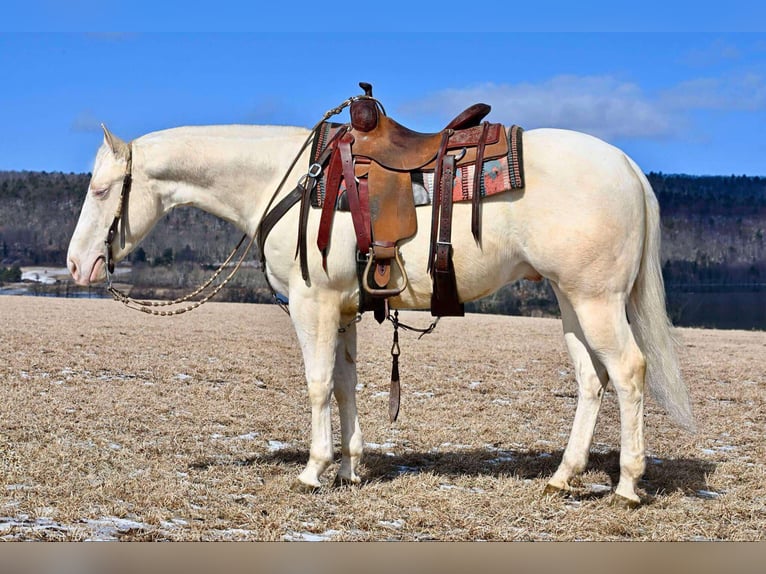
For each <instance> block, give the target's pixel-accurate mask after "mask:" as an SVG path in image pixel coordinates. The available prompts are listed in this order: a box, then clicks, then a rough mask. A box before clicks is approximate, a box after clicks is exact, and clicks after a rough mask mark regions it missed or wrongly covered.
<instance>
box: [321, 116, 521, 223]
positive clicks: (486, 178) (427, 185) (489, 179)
mask: <svg viewBox="0 0 766 574" xmlns="http://www.w3.org/2000/svg"><path fill="white" fill-rule="evenodd" d="M344 125H345V124H337V123H332V122H325V123H324V124H322V126H321V127H320V129H319V131H318V133H317V137H316V138H315V139H314V144H313V146H312V152H311V158H312V159H311V161H312V163H313V162H314V161H316V160H317V158H318V157H319V156H320V155H321V153H322V152H323V151H324V149H325V147H326V146H327V142H329V141H330V139H332V136H333V135H334V134H335V132H337V130H338V129H340V128H341V127H343V126H344ZM523 132H524V130H523V129H522V128H521V127H520V126H516V125H514V126H511V127H510V128H508V129H507V130H506V136H507V138H508V154H507V155H505V156H502V157H499V158H490V159H486V160H485V161H484V162H483V163H482V178H481V179H480V182H481V184H480V187H481V188H480V190H479V193H480V194H481V197H486V196H488V195H494V194H496V193H501V192H503V191H509V190H511V189H523V187H524V160H523V146H522V133H523ZM475 170H476V166H475V165H473V164H469V165H466V166H461V167H458V168H457V169H456V170H455V182H454V188H453V189H454V191H453V201H470V200H471V199H472V198H473V194H474V189H473V180H474V172H475ZM411 179H412V192H413V194H414V196H415V205H428V204H430V203H431V202H432V201H433V197H434V190H433V187H434V173H433V171H416V172H412V178H411ZM344 190H345V186H344V183H343V182H341V188H340V193H339V194H338V196H339V198H340V197H341V194H342V193H343V191H344ZM325 193H326V176H325V174H324V173H323V174H322V177H321V178H320V180H319V181H318V182H317V186H316V187H315V189H314V192H313V193H312V196H311V204H312V206H313V207H322V206H323V205H324V198H325ZM338 203H339V205H338V209H344V208H346V207H347V204H346V202H345V201H339V202H338Z"/></svg>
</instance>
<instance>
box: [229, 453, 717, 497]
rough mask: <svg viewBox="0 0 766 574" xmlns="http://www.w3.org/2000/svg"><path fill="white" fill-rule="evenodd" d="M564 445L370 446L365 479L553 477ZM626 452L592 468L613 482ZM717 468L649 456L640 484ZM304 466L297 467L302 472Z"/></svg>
mask: <svg viewBox="0 0 766 574" xmlns="http://www.w3.org/2000/svg"><path fill="white" fill-rule="evenodd" d="M562 455H563V451H561V450H557V451H553V452H547V451H538V450H526V451H524V450H487V449H466V450H459V451H453V452H449V451H448V452H428V453H422V452H408V453H401V454H398V453H386V452H380V451H371V452H370V451H368V452H365V455H364V463H363V468H362V472H361V475H362V480H363V484H364V483H371V482H387V481H392V480H395V479H396V478H398V477H400V476H402V475H405V474H419V473H433V474H436V475H443V476H465V475H468V476H495V477H503V476H513V477H516V478H519V479H547V478H549V477H550V476H552V475H553V472H554V471H555V470H556V468H557V467H558V465H559V463H560V462H561V457H562ZM257 460H258V462H260V463H265V464H269V463H275V464H281V465H295V466H298V467H299V468H301V467H302V466H303V465H304V464H305V463H306V461H307V460H308V451H307V450H299V449H285V450H279V451H276V452H273V453H269V454H267V455H265V456H262V457H257ZM254 463H255V461H254V460H252V459H248V460H247V461H238V462H237V461H234V462H232V464H240V465H241V464H254ZM619 463H620V453H619V451H617V450H612V451H609V452H606V453H591V456H590V460H589V463H588V468H587V469H586V472H587V471H601V472H603V473H606V474H607V475H608V476H609V478H610V480H611V484H612V486H616V485H617V482H618V481H619V478H620V467H619ZM714 471H715V464H714V463H712V462H709V461H705V460H698V459H686V458H680V459H663V460H662V461H661V462H657V461H656V460H652V459H650V460H649V461H647V468H646V472H645V473H644V476H643V479H642V480H641V481H640V483H639V487H640V488H642V489H643V490H645V491H646V493H647V494H648V495H649V496H650V497H657V496H662V495H667V494H670V493H672V492H676V491H679V490H680V491H682V492H684V493H685V494H691V495H695V494H696V493H697V492H699V491H703V490H705V489H707V480H706V476H707V475H710V474H711V473H713V472H714ZM297 472H299V471H298V470H296V474H297ZM606 494H608V491H603V490H597V491H589V492H584V493H582V494H577V496H578V498H600V497H602V496H605V495H606Z"/></svg>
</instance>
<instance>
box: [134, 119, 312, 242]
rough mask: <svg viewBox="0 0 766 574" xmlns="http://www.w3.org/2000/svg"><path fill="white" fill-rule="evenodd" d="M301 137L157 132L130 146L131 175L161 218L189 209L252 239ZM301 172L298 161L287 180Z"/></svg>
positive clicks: (265, 131)
mask: <svg viewBox="0 0 766 574" xmlns="http://www.w3.org/2000/svg"><path fill="white" fill-rule="evenodd" d="M306 133H307V132H306V130H302V129H300V128H277V127H269V126H210V127H209V128H185V129H180V128H179V129H176V130H168V131H166V132H158V133H157V134H152V136H153V137H147V138H146V139H144V141H142V139H139V140H136V141H135V142H134V148H135V149H134V154H136V155H137V158H136V159H137V160H138V161H134V170H142V173H141V174H139V177H140V176H141V175H143V177H144V178H145V180H146V183H147V188H148V189H149V190H151V193H156V194H158V196H159V197H158V198H157V199H158V200H159V203H160V204H161V206H162V211H163V212H164V213H166V212H167V211H169V210H171V209H173V208H174V207H177V206H180V205H191V206H194V207H197V208H199V209H202V210H203V211H206V212H208V213H211V214H213V215H216V216H218V217H220V218H222V219H225V220H226V221H229V222H231V223H233V224H234V225H236V226H237V227H239V228H240V229H242V230H243V231H245V232H247V233H251V234H252V233H254V232H255V230H256V228H257V226H258V223H259V222H260V220H261V217H262V216H263V211H264V210H265V209H266V204H267V203H268V201H269V199H270V198H271V196H272V194H273V193H274V191H275V190H276V187H277V185H278V183H279V182H280V181H281V179H282V177H283V176H284V174H285V172H286V171H287V169H288V167H289V164H290V162H291V161H292V159H293V158H294V156H295V154H296V153H297V151H298V149H299V148H300V145H301V143H302V142H303V141H304V139H305V137H306ZM142 159H143V161H141V160H142ZM305 167H306V166H305V165H303V164H301V163H300V162H299V165H298V166H296V170H294V171H295V172H296V173H294V174H293V175H292V179H296V178H297V177H299V176H300V173H297V172H300V170H301V169H303V171H305ZM142 168H143V169H142ZM290 183H291V182H290V181H288V183H287V185H289V184H290Z"/></svg>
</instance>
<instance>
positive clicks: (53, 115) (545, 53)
mask: <svg viewBox="0 0 766 574" xmlns="http://www.w3.org/2000/svg"><path fill="white" fill-rule="evenodd" d="M41 4H42V8H41V9H40V11H38V12H37V13H36V15H37V16H38V17H36V18H35V19H34V20H32V19H30V18H29V17H28V16H29V14H25V13H24V11H25V10H26V12H30V9H23V8H22V9H16V8H11V9H10V11H11V12H12V13H11V14H10V19H6V20H5V21H4V24H0V78H1V79H0V128H1V130H2V131H1V132H0V133H1V134H2V137H0V169H2V170H45V171H65V172H70V171H73V172H85V171H89V170H90V168H91V166H92V161H93V157H94V154H95V151H96V149H97V147H98V145H99V144H100V141H101V136H100V129H99V123H100V122H104V123H106V124H107V125H108V126H109V128H110V129H111V130H112V131H113V132H115V133H116V134H118V135H120V136H121V137H123V138H125V139H131V138H134V137H137V136H140V135H142V134H144V133H147V132H150V131H155V130H159V129H163V128H169V127H174V126H179V125H189V124H211V123H256V124H265V123H270V124H292V125H303V126H310V125H313V124H314V123H315V122H316V121H317V120H318V119H319V118H320V117H321V115H322V114H323V113H324V112H325V111H326V110H327V109H329V108H331V107H333V106H335V105H336V104H338V103H339V102H341V101H342V100H344V99H345V98H346V97H348V96H350V95H353V94H356V93H359V92H360V90H359V88H358V86H357V83H358V82H359V81H367V82H371V83H372V84H373V85H374V92H375V95H376V96H377V97H378V98H379V99H380V100H381V101H382V102H383V104H384V106H385V107H386V110H387V111H388V113H389V115H392V116H394V117H396V118H397V119H398V120H400V121H401V122H402V123H405V124H407V125H408V126H410V127H412V128H414V129H418V130H420V131H435V130H438V129H439V128H440V127H441V126H442V125H443V124H444V123H446V122H447V121H448V120H449V119H450V118H451V117H452V116H453V115H454V114H455V113H457V112H458V111H460V110H461V109H462V108H464V107H466V106H468V105H470V104H472V103H475V102H478V101H484V102H486V103H489V104H491V105H492V107H493V110H492V113H491V115H490V119H493V120H495V121H502V122H504V123H508V124H511V123H516V124H519V125H521V126H523V127H524V128H526V129H532V128H535V127H546V126H553V127H564V128H571V129H577V130H580V131H585V132H588V133H591V134H594V135H597V136H599V137H602V138H604V139H606V140H607V141H609V142H611V143H614V144H615V145H617V146H619V147H621V148H622V149H624V150H625V151H626V152H627V153H628V154H629V155H631V156H632V157H633V158H634V159H635V160H636V161H637V162H638V163H639V165H640V166H641V167H642V168H643V169H644V171H662V172H665V173H689V174H695V175H703V174H713V175H730V174H738V175H739V174H747V175H761V176H763V175H766V136H765V134H766V33H764V32H757V31H755V32H753V31H744V32H743V31H738V28H739V29H742V30H751V26H750V25H749V23H750V22H751V19H752V20H755V19H758V18H760V19H759V20H758V22H759V23H758V24H755V25H756V26H761V27H763V26H764V24H763V23H764V22H766V19H764V18H761V17H762V16H766V14H764V12H766V10H764V8H761V7H756V8H752V10H751V11H749V12H747V14H746V17H741V18H740V19H741V20H742V22H735V21H733V20H731V21H730V19H727V17H725V16H722V17H720V18H718V19H709V20H708V21H706V22H707V23H706V22H703V21H702V20H700V21H699V22H697V20H696V19H698V18H700V16H699V14H698V13H697V12H693V11H692V12H689V13H688V14H686V13H684V14H683V16H684V18H681V19H680V20H679V21H683V22H686V23H687V24H690V26H688V27H684V26H681V27H678V26H676V27H675V28H674V29H675V30H686V31H680V32H679V31H672V32H664V31H662V28H663V26H661V25H659V26H658V25H657V23H658V22H660V23H662V22H663V20H662V19H658V18H655V19H654V20H652V19H651V17H650V16H651V14H650V15H645V16H644V18H643V20H641V21H640V22H638V23H637V26H636V27H637V28H638V29H644V30H646V31H642V32H626V31H619V30H620V28H621V27H622V28H625V18H624V17H618V16H617V15H613V16H611V20H610V21H606V20H603V19H602V20H592V19H591V20H588V19H583V20H581V21H579V22H577V21H575V20H573V18H576V17H581V16H577V14H575V11H574V10H572V9H570V12H568V13H559V12H557V14H558V16H557V17H556V18H555V19H546V18H543V17H542V16H541V15H538V17H537V20H536V24H535V25H530V26H526V27H524V26H520V25H519V26H518V27H519V28H525V29H531V30H536V31H531V32H509V31H504V30H511V29H516V27H517V26H515V25H513V22H516V24H517V25H518V22H517V21H515V20H513V19H512V14H509V12H510V10H509V9H506V10H505V13H503V14H498V15H496V16H497V17H489V16H488V17H486V18H485V19H484V20H483V21H482V23H481V26H477V25H472V26H469V28H471V27H473V28H474V29H472V30H470V31H468V32H449V33H448V32H432V31H423V30H421V31H414V29H415V28H416V27H415V26H412V27H411V28H412V29H410V30H408V29H407V28H408V27H410V24H407V25H401V24H400V25H398V26H396V25H392V26H386V25H385V21H386V20H387V19H388V20H390V19H391V18H390V15H389V17H388V18H385V17H384V18H381V21H380V22H377V23H376V29H377V30H381V31H377V32H365V33H362V32H360V31H356V30H357V27H352V28H350V29H349V28H348V27H347V26H346V23H345V20H344V17H343V16H342V15H341V16H339V17H338V18H337V19H334V20H332V21H333V30H334V31H327V32H311V31H308V29H310V28H314V20H313V19H312V18H313V16H314V15H315V13H316V12H317V9H316V6H315V8H314V9H313V10H311V11H309V12H307V13H306V14H304V16H305V18H301V19H300V21H299V24H298V25H297V26H295V27H292V26H285V25H284V23H285V20H279V19H276V17H277V16H276V15H274V14H271V15H270V16H269V15H264V13H262V12H257V11H255V10H253V9H251V10H250V12H248V13H247V14H244V13H235V12H227V11H226V10H222V11H221V13H223V14H224V15H228V21H225V19H224V21H223V24H221V23H220V19H219V20H217V21H215V22H214V21H212V20H206V18H205V15H204V14H203V13H195V12H194V10H193V9H191V8H190V9H187V10H185V11H183V12H180V11H179V12H178V13H177V14H175V13H174V12H173V11H172V9H171V8H168V6H170V7H172V6H175V5H174V4H173V3H167V4H161V3H157V10H155V12H154V13H153V14H154V15H155V16H157V17H156V18H155V19H146V18H144V20H147V21H149V22H150V25H146V24H145V23H142V22H140V21H139V20H131V19H130V15H128V18H127V19H124V18H123V16H124V15H125V14H127V13H128V12H131V13H134V12H135V11H132V10H131V11H129V10H127V8H126V6H127V5H122V6H116V5H115V4H108V5H107V4H98V6H101V8H100V9H99V10H100V11H98V10H97V11H96V12H93V11H91V12H87V11H83V14H85V13H86V12H87V14H90V16H89V17H83V18H80V19H78V18H76V17H75V16H74V15H73V14H74V12H73V11H72V10H64V9H60V8H58V6H59V4H60V5H61V6H69V7H72V6H73V7H75V8H76V7H77V6H79V5H83V6H84V5H86V4H88V2H84V1H83V0H71V1H70V2H67V3H63V2H62V3H57V2H43V3H41ZM138 4H141V3H140V2H138ZM394 4H397V5H398V3H394ZM596 4H598V3H596ZM604 4H606V3H604ZM134 5H135V3H131V4H130V6H134ZM221 5H222V6H226V5H228V4H227V3H225V2H224V3H222V4H221ZM188 6H191V7H193V6H196V4H195V3H194V2H191V3H189V4H188ZM298 6H299V4H298V5H296V6H292V5H288V4H285V5H284V6H283V8H282V9H283V10H288V11H289V10H293V11H294V12H299V11H300V10H301V8H299V7H298ZM312 6H313V5H312ZM322 6H327V5H322ZM337 6H338V7H340V6H341V5H340V4H338V5H337ZM343 6H346V5H343ZM642 6H643V4H642ZM671 12H672V10H671ZM671 12H667V11H666V14H669V13H671ZM727 13H729V12H727ZM94 14H95V16H94ZM672 14H675V12H672ZM672 14H671V15H672ZM174 15H175V17H174ZM219 15H220V14H219ZM527 16H529V15H528V14H527ZM532 16H534V14H532ZM687 16H688V18H687ZM567 18H569V20H567ZM324 19H325V20H327V17H326V16H325V18H324ZM528 20H529V21H530V22H531V21H533V19H531V20H530V19H529V18H528ZM245 21H246V22H245ZM29 22H32V23H34V27H32V26H27V25H26V23H29ZM274 22H280V23H281V24H280V25H273V23H274ZM506 22H512V24H510V25H504V24H505V23H506ZM244 23H246V24H248V25H249V27H250V28H251V30H250V31H246V30H243V28H244V27H245V26H244V25H243V24H244ZM695 25H698V27H699V28H700V29H709V30H713V31H709V32H700V31H695V30H692V29H691V28H693V27H694V26H695ZM100 27H103V29H114V28H117V29H121V28H127V29H134V30H139V31H131V32H101V33H94V32H87V31H85V30H86V29H88V28H91V29H99V28H100ZM120 27H121V28H120ZM280 27H281V28H282V30H281V31H279V29H280ZM419 27H420V28H423V26H422V25H420V24H419ZM589 27H591V28H592V29H588V28H589ZM65 28H68V29H69V30H65ZM259 28H261V29H260V30H259ZM668 28H672V27H671V26H668ZM687 28H688V29H687ZM206 29H207V30H218V31H217V32H210V31H205V30H206ZM264 29H272V30H273V29H276V30H277V31H264ZM286 29H291V30H292V31H287V30H286ZM427 29H428V30H431V29H441V30H445V29H449V27H446V26H433V27H428V28H427ZM653 29H655V30H656V29H659V30H660V31H659V32H657V31H652V30H653ZM24 30H27V31H24ZM190 30H191V31H190ZM481 30H483V31H481ZM495 30H497V31H495ZM569 30H587V31H585V32H582V31H581V32H571V31H569ZM598 30H612V31H608V32H603V31H598ZM615 30H617V31H615ZM716 30H718V31H716ZM338 57H340V59H341V61H342V62H343V65H339V64H336V63H334V59H336V58H338ZM341 120H342V121H345V120H346V116H341Z"/></svg>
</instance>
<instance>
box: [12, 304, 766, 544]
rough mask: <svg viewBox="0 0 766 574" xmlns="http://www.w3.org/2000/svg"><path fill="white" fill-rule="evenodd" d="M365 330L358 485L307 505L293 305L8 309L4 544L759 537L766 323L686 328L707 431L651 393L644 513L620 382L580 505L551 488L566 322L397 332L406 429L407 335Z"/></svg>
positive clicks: (563, 404)
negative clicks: (618, 493)
mask: <svg viewBox="0 0 766 574" xmlns="http://www.w3.org/2000/svg"><path fill="white" fill-rule="evenodd" d="M402 319H403V320H404V321H405V322H408V323H412V324H416V325H419V326H426V325H427V324H428V323H429V322H430V316H429V315H428V314H426V313H412V312H411V313H404V314H403V316H402ZM359 329H360V340H361V342H362V343H361V345H360V352H359V365H358V366H359V373H360V382H359V388H358V389H359V390H358V398H359V409H360V417H361V422H362V428H363V431H364V434H365V443H366V457H365V460H364V464H363V467H362V477H363V484H362V485H361V486H360V487H342V488H333V487H332V478H333V475H334V470H335V467H331V468H330V470H329V471H328V473H327V475H326V481H327V482H326V484H327V486H326V487H323V488H322V489H320V490H319V491H318V492H316V493H314V494H302V493H298V492H293V491H292V490H291V488H290V487H291V484H292V482H293V480H294V479H295V477H296V476H297V474H298V473H299V472H300V470H301V469H302V467H303V464H304V463H305V462H306V460H307V457H308V450H307V449H308V438H309V408H308V399H307V393H306V387H305V383H304V380H303V370H302V363H301V358H300V353H299V351H298V349H297V344H296V339H295V335H294V334H293V331H292V327H291V324H290V321H289V318H288V317H287V316H286V315H285V314H284V313H282V311H281V310H279V309H278V308H276V307H274V306H260V305H241V304H228V303H211V304H209V305H206V306H203V307H202V308H200V309H199V310H197V311H195V312H193V313H190V314H186V315H181V316H179V317H174V318H157V317H150V316H147V315H144V314H141V313H135V312H131V311H129V310H127V309H125V308H123V307H122V306H120V305H119V304H118V303H115V302H113V301H108V300H73V299H53V298H42V297H39V298H38V297H12V296H4V297H0V341H1V342H2V355H1V356H0V388H2V400H1V401H0V539H3V540H114V539H118V540H146V541H149V540H173V541H180V540H183V541H197V540H259V541H260V540H268V541H282V540H364V541H378V540H403V541H417V540H449V541H476V540H504V541H513V540H527V541H530V540H557V541H564V540H567V541H571V540H657V541H664V540H763V539H764V537H765V536H764V532H766V456H765V455H766V440H765V439H764V429H765V428H766V376H765V374H764V373H766V333H763V332H744V331H711V330H693V329H681V330H679V338H680V340H681V344H682V346H681V361H682V369H683V373H684V375H685V378H686V381H687V383H688V385H689V386H690V389H691V394H692V397H693V403H694V407H695V410H696V415H697V421H698V426H699V431H698V433H697V434H695V435H690V434H687V433H685V432H684V431H681V430H680V429H678V428H676V427H675V426H673V425H672V423H671V422H670V421H669V419H668V418H667V416H666V415H665V414H664V413H663V412H662V411H660V410H659V408H658V407H657V405H656V404H655V403H654V402H653V401H652V400H651V399H650V400H649V401H648V404H647V409H646V437H647V447H648V452H647V471H646V474H645V476H644V479H643V481H642V482H641V483H640V487H641V492H642V494H643V497H644V502H645V503H644V504H643V505H642V506H641V507H640V508H638V509H636V510H632V511H631V510H623V509H617V508H613V507H612V506H611V505H610V501H611V493H610V488H611V487H612V486H613V484H616V479H617V474H618V466H617V465H618V450H617V446H618V445H619V434H618V421H617V408H616V400H615V396H614V393H613V392H611V391H610V392H609V393H607V396H606V398H605V401H604V407H603V409H602V413H601V416H600V418H599V423H598V426H597V429H596V437H595V440H594V445H593V452H592V456H591V462H590V465H589V467H588V469H587V471H586V472H585V474H584V475H583V476H582V480H581V482H580V483H579V484H578V485H577V490H576V492H575V496H573V497H570V498H541V493H542V490H543V487H544V486H545V483H546V481H547V479H548V478H549V477H550V475H551V473H552V472H553V470H554V469H555V467H556V465H557V464H558V462H559V460H560V458H561V453H562V449H563V448H564V446H565V444H566V440H567V437H568V435H569V429H570V425H571V422H572V417H573V415H574V409H575V397H576V383H575V380H574V375H573V371H572V367H571V364H570V362H569V357H568V356H567V354H566V351H565V349H564V345H563V341H562V338H561V326H560V323H559V321H557V320H551V319H531V318H519V317H501V316H487V315H470V316H467V317H466V318H464V319H444V320H442V321H441V323H440V324H439V326H438V328H437V329H436V331H435V332H434V333H433V334H431V335H429V336H426V337H424V338H423V339H421V340H417V339H416V337H415V335H413V334H410V333H403V334H402V336H401V345H402V356H401V366H400V369H401V377H402V409H401V414H400V417H399V420H398V421H397V422H396V423H394V424H390V423H389V422H388V416H387V404H388V393H387V391H388V379H389V374H390V359H389V355H388V352H389V349H390V345H391V327H390V325H389V324H386V325H383V326H378V325H377V323H375V321H374V320H373V318H372V317H371V316H365V318H364V320H363V321H362V323H361V324H360V325H359ZM445 349H446V350H447V352H446V353H445V352H444V351H445ZM334 423H336V424H335V426H336V447H337V444H338V442H337V440H338V439H337V418H335V419H334Z"/></svg>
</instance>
